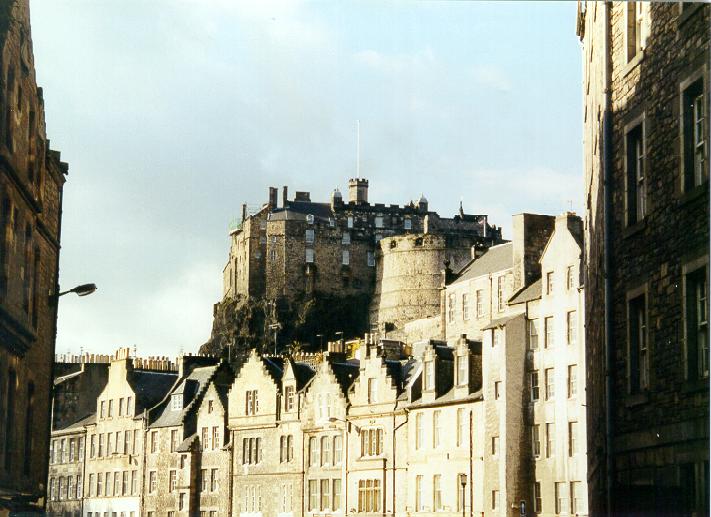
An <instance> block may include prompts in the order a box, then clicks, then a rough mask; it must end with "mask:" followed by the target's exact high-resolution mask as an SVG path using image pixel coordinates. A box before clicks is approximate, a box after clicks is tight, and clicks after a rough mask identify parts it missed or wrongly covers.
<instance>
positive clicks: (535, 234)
mask: <svg viewBox="0 0 711 517" xmlns="http://www.w3.org/2000/svg"><path fill="white" fill-rule="evenodd" d="M555 219H556V218H555V217H554V216H552V215H539V214H517V215H515V216H513V235H512V242H513V271H514V285H513V288H514V291H517V290H519V289H521V288H522V287H524V286H526V285H529V284H530V283H531V282H533V281H534V280H535V279H536V278H538V277H540V276H541V265H540V264H539V260H540V259H541V255H542V254H543V248H545V246H546V243H547V242H548V239H550V236H551V234H552V233H553V228H554V226H555Z"/></svg>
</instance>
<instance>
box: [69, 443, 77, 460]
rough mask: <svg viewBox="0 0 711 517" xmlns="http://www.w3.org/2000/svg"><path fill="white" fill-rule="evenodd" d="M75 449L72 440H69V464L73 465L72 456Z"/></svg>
mask: <svg viewBox="0 0 711 517" xmlns="http://www.w3.org/2000/svg"><path fill="white" fill-rule="evenodd" d="M75 447H76V444H75V443H74V438H69V463H74V456H75V454H76V449H75Z"/></svg>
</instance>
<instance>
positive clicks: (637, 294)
mask: <svg viewBox="0 0 711 517" xmlns="http://www.w3.org/2000/svg"><path fill="white" fill-rule="evenodd" d="M640 299H641V300H642V302H643V303H644V307H643V309H644V311H643V312H644V322H643V332H644V334H643V339H644V343H643V344H644V345H645V346H644V352H645V354H644V355H645V357H646V359H645V361H644V363H645V364H644V365H642V364H641V361H640V357H641V356H642V349H641V348H640V347H639V346H637V347H636V348H635V349H633V346H632V345H633V343H632V340H633V336H634V333H635V332H639V329H637V330H633V328H632V326H633V325H632V323H633V321H632V313H631V310H632V308H633V307H632V306H633V304H635V305H636V304H637V303H639V300H640ZM626 316H627V320H626V327H627V347H626V348H627V357H626V363H627V365H626V370H627V392H628V393H629V394H630V395H635V394H640V393H646V392H648V391H649V389H650V387H651V379H650V372H651V350H650V348H651V347H650V339H649V337H650V336H649V297H648V289H647V285H646V284H644V285H642V286H640V287H638V288H636V289H632V290H630V291H628V292H627V297H626ZM637 335H639V334H637ZM640 344H642V343H641V342H638V343H637V345H640ZM633 352H636V353H635V354H634V355H635V356H636V357H635V358H634V361H633ZM634 367H636V368H637V369H638V370H639V371H638V372H637V377H636V381H635V379H633V373H634Z"/></svg>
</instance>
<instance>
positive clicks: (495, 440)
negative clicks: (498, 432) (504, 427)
mask: <svg viewBox="0 0 711 517" xmlns="http://www.w3.org/2000/svg"><path fill="white" fill-rule="evenodd" d="M497 454H499V437H498V436H492V437H491V455H492V456H496V455H497Z"/></svg>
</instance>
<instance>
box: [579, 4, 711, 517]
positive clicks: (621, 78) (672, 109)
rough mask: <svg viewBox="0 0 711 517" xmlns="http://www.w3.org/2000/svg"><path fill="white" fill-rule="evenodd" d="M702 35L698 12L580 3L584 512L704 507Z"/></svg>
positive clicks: (702, 12) (705, 138)
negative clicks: (586, 491) (586, 487)
mask: <svg viewBox="0 0 711 517" xmlns="http://www.w3.org/2000/svg"><path fill="white" fill-rule="evenodd" d="M710 26H711V6H709V4H708V3H705V2H699V3H681V2H665V3H658V2H612V3H599V2H581V3H580V4H579V12H578V23H577V31H578V35H579V36H580V38H581V40H582V42H583V63H584V77H583V89H584V101H585V112H584V160H585V189H586V190H585V195H586V214H585V232H586V239H585V263H586V269H585V273H584V283H585V293H586V303H585V307H586V309H585V310H586V314H585V320H586V321H587V325H586V337H585V339H586V343H587V357H586V363H587V368H588V374H587V391H588V396H587V400H588V473H589V495H590V508H591V511H593V512H594V513H602V512H605V511H608V512H612V513H615V514H625V513H629V512H636V513H637V514H644V513H663V512H678V513H681V514H683V515H706V514H708V511H709V483H710V479H709V347H708V344H709V331H708V276H709V182H708V177H709V158H708V152H709V91H711V90H710V88H709V58H710V53H709V42H710V38H709V27H710ZM582 378H584V377H583V376H582V375H580V379H582Z"/></svg>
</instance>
